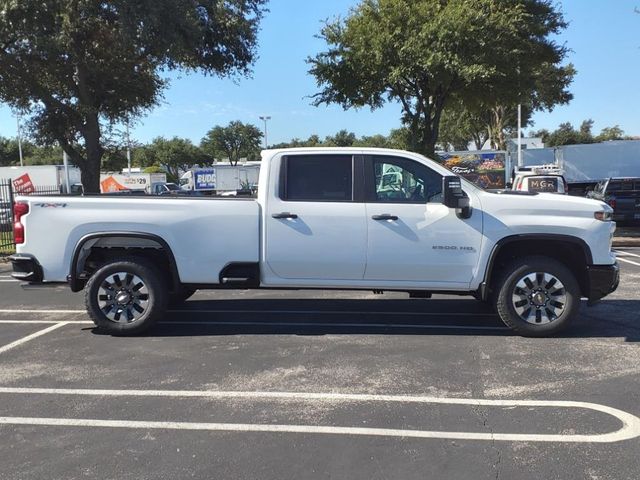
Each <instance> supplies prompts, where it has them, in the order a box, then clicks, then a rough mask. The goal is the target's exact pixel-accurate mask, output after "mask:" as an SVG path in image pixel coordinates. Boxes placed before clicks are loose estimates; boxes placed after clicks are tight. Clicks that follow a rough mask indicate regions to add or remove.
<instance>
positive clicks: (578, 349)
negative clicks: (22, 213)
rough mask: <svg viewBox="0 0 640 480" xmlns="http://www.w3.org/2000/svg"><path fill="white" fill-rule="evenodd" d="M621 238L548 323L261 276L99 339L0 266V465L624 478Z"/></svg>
mask: <svg viewBox="0 0 640 480" xmlns="http://www.w3.org/2000/svg"><path fill="white" fill-rule="evenodd" d="M619 250H620V255H619V259H620V264H621V270H622V282H621V286H620V288H619V289H618V291H617V292H616V293H615V294H613V295H611V296H610V297H608V298H607V299H606V300H605V301H603V302H601V303H600V304H599V305H597V306H595V307H592V308H587V307H586V306H584V308H583V310H582V315H581V318H580V321H579V322H578V323H577V324H575V325H574V326H573V328H572V329H571V330H570V331H569V332H567V333H566V334H565V335H563V336H562V337H557V338H547V339H527V338H521V337H517V336H514V335H512V334H511V333H510V332H509V331H508V330H506V329H505V328H504V327H503V325H502V324H501V323H500V321H499V319H498V318H497V317H496V316H495V315H494V314H493V313H492V312H491V311H489V310H487V309H486V308H484V307H483V306H482V305H480V304H479V303H477V302H475V301H474V300H467V299H465V298H455V297H445V296H443V297H437V298H434V299H432V300H408V299H406V295H402V294H385V295H382V296H379V295H375V296H374V295H373V294H369V293H352V292H351V293H348V292H295V293H291V292H268V291H254V292H199V293H198V294H197V295H196V296H195V297H194V298H193V299H192V300H191V301H189V302H188V303H187V305H186V306H185V307H184V308H183V309H181V310H180V311H172V312H170V313H169V314H168V315H167V317H166V319H165V320H164V321H163V322H161V323H160V324H159V325H157V326H156V327H155V328H154V329H153V330H152V331H151V332H150V333H149V334H147V335H145V336H143V337H138V338H115V337H109V336H104V335H99V334H97V333H95V332H94V331H93V329H92V324H91V323H90V322H88V321H87V316H86V315H85V314H84V313H83V307H82V296H81V294H72V293H71V292H69V291H68V290H67V289H66V288H64V287H59V288H23V287H22V286H21V285H20V284H19V283H18V282H15V281H13V280H11V279H10V277H9V272H8V268H7V266H6V265H2V264H0V478H2V479H75V478H100V479H147V478H150V479H151V478H153V479H157V478H166V479H177V478H201V479H213V478H216V479H217V478H220V479H226V478H233V479H274V480H275V479H278V480H279V479H315V478H345V479H347V478H348V479H387V478H390V479H391V478H392V479H414V478H416V479H417V478H420V479H425V478H455V479H474V480H477V479H488V478H491V479H495V478H504V479H540V478H544V479H554V478H558V479H569V478H571V479H582V478H585V479H594V480H595V479H598V480H605V479H616V480H618V479H637V478H638V476H639V473H638V472H640V455H639V454H638V452H640V419H639V418H638V417H640V344H639V342H640V249H638V248H636V249H634V248H626V249H619ZM320 300H322V301H320Z"/></svg>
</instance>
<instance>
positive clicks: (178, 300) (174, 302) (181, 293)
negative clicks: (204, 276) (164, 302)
mask: <svg viewBox="0 0 640 480" xmlns="http://www.w3.org/2000/svg"><path fill="white" fill-rule="evenodd" d="M196 292H197V290H196V289H195V288H187V287H184V286H181V287H180V288H179V289H178V291H176V292H173V293H170V294H169V307H179V306H181V305H182V304H183V303H184V302H186V301H187V300H189V299H190V298H191V297H192V296H193V294H194V293H196Z"/></svg>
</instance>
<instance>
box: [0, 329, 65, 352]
mask: <svg viewBox="0 0 640 480" xmlns="http://www.w3.org/2000/svg"><path fill="white" fill-rule="evenodd" d="M65 325H67V322H58V323H56V324H54V325H51V326H50V327H47V328H45V329H43V330H38V331H37V332H35V333H32V334H31V335H27V336H26V337H23V338H21V339H19V340H16V341H15V342H11V343H9V344H7V345H5V346H3V347H0V353H4V352H6V351H7V350H11V349H12V348H15V347H17V346H19V345H22V344H24V343H27V342H28V341H30V340H33V339H34V338H38V337H41V336H42V335H46V334H47V333H49V332H53V331H54V330H57V329H58V328H60V327H64V326H65Z"/></svg>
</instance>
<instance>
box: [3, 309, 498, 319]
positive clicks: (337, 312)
mask: <svg viewBox="0 0 640 480" xmlns="http://www.w3.org/2000/svg"><path fill="white" fill-rule="evenodd" d="M169 312H170V313H273V314H278V315H286V314H291V315H304V314H308V315H344V314H349V315H381V316H387V315H393V316H408V317H411V316H419V317H495V316H496V314H495V313H483V312H478V313H474V312H461V313H455V312H365V311H348V310H195V309H183V310H169ZM0 313H51V314H55V313H86V310H16V309H0Z"/></svg>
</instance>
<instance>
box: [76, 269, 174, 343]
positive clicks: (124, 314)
mask: <svg viewBox="0 0 640 480" xmlns="http://www.w3.org/2000/svg"><path fill="white" fill-rule="evenodd" d="M119 274H120V275H119ZM116 277H117V278H119V280H120V282H118V281H117V280H116ZM123 277H124V278H123ZM130 278H131V280H129V279H130ZM141 284H142V287H140V285H141ZM112 287H113V288H112ZM118 295H121V298H122V299H123V302H125V301H126V300H127V296H128V298H129V301H128V303H117V300H116V299H117V298H118ZM84 298H85V305H86V307H87V312H88V313H89V316H90V317H91V319H92V320H93V322H94V323H95V324H96V327H98V330H99V331H101V332H103V333H107V334H111V335H118V336H127V335H137V334H140V333H142V332H144V331H145V330H147V329H149V328H150V327H151V326H152V325H153V324H154V323H155V322H156V321H157V320H158V319H159V318H161V317H162V316H163V315H164V314H165V312H166V310H167V300H168V293H167V282H166V281H165V276H164V275H163V274H162V272H161V271H160V270H158V268H156V267H155V266H154V265H153V264H152V263H151V262H149V261H147V260H146V259H142V258H120V259H114V260H111V261H109V263H107V264H105V265H103V266H102V267H101V268H100V269H99V270H97V271H96V272H95V273H94V274H93V275H92V276H91V278H90V279H89V281H88V283H87V286H86V287H85V297H84ZM140 309H142V311H140ZM119 312H120V313H119ZM109 315H111V316H112V317H113V318H110V316H109ZM130 317H133V318H130Z"/></svg>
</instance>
